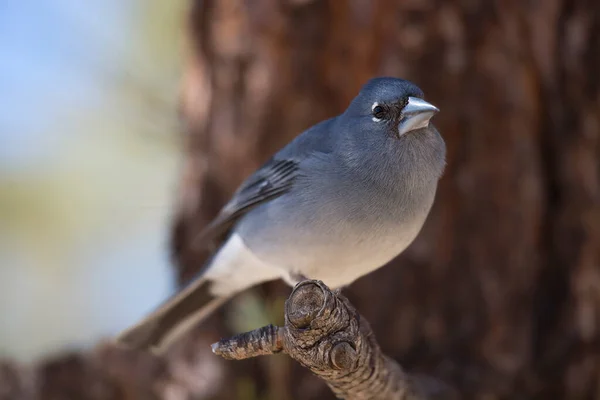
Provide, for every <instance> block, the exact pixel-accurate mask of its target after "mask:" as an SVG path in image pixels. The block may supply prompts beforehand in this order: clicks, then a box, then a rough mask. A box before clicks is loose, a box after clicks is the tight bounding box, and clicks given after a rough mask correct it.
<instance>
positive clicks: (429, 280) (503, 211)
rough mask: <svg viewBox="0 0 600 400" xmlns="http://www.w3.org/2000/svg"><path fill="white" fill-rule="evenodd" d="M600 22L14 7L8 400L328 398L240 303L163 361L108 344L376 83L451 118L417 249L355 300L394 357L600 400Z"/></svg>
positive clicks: (332, 11)
mask: <svg viewBox="0 0 600 400" xmlns="http://www.w3.org/2000/svg"><path fill="white" fill-rule="evenodd" d="M599 71H600V3H598V2H597V1H593V0H548V1H544V2H542V1H529V2H513V1H504V2H499V1H479V2H478V1H465V0H411V1H400V0H375V1H370V0H340V1H337V0H328V1H327V0H281V1H269V0H257V1H254V2H246V1H242V0H218V1H217V0H212V1H209V0H178V1H171V2H164V1H158V0H144V1H142V0H127V1H117V0H105V1H102V2H98V1H96V2H87V3H85V4H84V3H83V2H81V4H79V5H77V4H76V2H72V1H66V0H46V1H40V2H32V1H17V0H5V1H4V2H3V3H2V5H0V85H1V86H0V87H2V88H3V91H2V92H3V96H2V97H1V98H0V360H2V361H0V399H2V400H3V399H10V400H12V399H38V398H39V399H65V398H67V399H152V398H157V399H169V400H171V399H173V400H175V399H177V400H179V399H233V398H235V399H277V400H280V399H283V400H287V399H329V398H332V395H331V394H330V392H329V390H328V389H327V387H326V386H325V384H324V383H323V382H321V381H319V380H318V379H316V378H315V377H313V376H312V375H310V373H308V372H307V371H305V370H303V369H302V368H301V367H300V366H298V365H297V364H296V363H295V362H293V361H292V360H290V359H288V358H287V357H285V356H274V357H264V358H259V359H255V360H248V361H244V362H235V363H233V362H224V361H222V360H219V359H217V358H216V357H213V356H212V355H211V354H209V352H208V351H207V349H208V344H209V343H211V342H212V341H214V340H215V339H218V338H219V337H222V336H230V335H232V334H233V333H236V332H239V331H242V330H247V329H252V328H255V327H259V326H262V325H264V324H266V323H269V322H271V323H281V318H282V316H283V309H282V305H283V301H284V300H285V298H287V296H288V294H289V288H287V287H285V285H283V284H281V283H271V284H267V285H263V286H262V287H260V288H256V289H255V290H252V291H250V292H248V293H245V294H243V295H241V296H239V297H238V298H236V299H235V300H234V301H232V302H231V304H230V305H229V306H228V307H227V308H225V309H224V310H222V311H221V312H220V313H219V314H218V315H215V317H214V318H213V319H212V320H211V323H210V324H208V325H207V326H204V327H202V328H199V329H198V331H197V332H196V334H195V335H191V336H190V338H188V339H187V340H186V341H184V342H182V343H181V344H180V345H179V346H177V348H175V349H174V351H173V352H172V353H171V354H169V355H168V357H167V358H166V359H165V360H157V359H154V358H152V357H150V356H148V355H144V354H131V353H124V352H121V351H117V350H115V349H112V348H111V347H110V346H109V345H107V344H105V340H106V339H107V338H109V337H110V336H111V335H114V334H115V333H116V332H118V331H119V330H121V329H122V328H124V327H126V326H127V325H128V324H130V323H131V322H132V321H135V320H137V319H138V318H139V317H140V316H141V315H143V314H145V313H146V312H148V311H149V310H150V309H152V308H153V307H154V306H156V305H157V304H158V303H159V302H160V301H162V300H163V299H164V298H165V297H166V296H167V295H169V294H170V293H172V291H173V290H175V288H176V287H177V285H178V284H181V283H184V282H185V281H186V280H187V279H189V278H190V277H191V276H192V275H193V274H194V273H195V272H197V270H198V268H199V267H200V266H201V265H202V262H203V261H204V259H205V258H206V256H207V254H203V253H198V252H197V251H195V250H192V249H191V246H190V243H191V238H192V237H193V236H194V233H196V232H198V231H199V229H201V228H202V226H203V225H204V224H206V223H207V221H209V220H210V219H211V218H212V217H213V216H214V215H215V213H216V212H217V211H218V209H219V208H220V207H221V206H222V204H223V203H224V202H225V201H226V200H227V199H228V198H229V196H230V195H231V193H232V192H233V191H234V190H235V188H236V187H237V185H238V184H239V183H240V182H241V181H242V180H243V179H244V178H245V177H246V176H247V175H249V174H250V173H251V172H252V171H253V170H254V169H255V168H256V167H258V166H259V165H260V164H261V163H262V162H263V161H264V160H266V159H267V158H268V157H269V155H270V154H272V153H273V152H274V151H276V150H277V149H278V148H280V147H281V146H283V145H284V144H285V143H287V142H288V141H289V140H290V139H291V138H293V137H294V136H295V135H297V134H298V133H299V132H301V131H302V130H304V129H305V128H307V127H309V126H310V125H312V124H314V123H316V122H318V121H320V120H323V119H325V118H328V117H330V116H333V115H336V114H337V113H339V112H340V111H342V110H343V109H345V108H346V106H347V104H348V103H349V102H350V100H351V99H352V98H353V97H354V96H355V95H356V93H357V92H358V90H359V89H360V87H361V85H362V84H363V83H364V82H366V81H367V80H368V79H369V78H371V77H373V76H380V75H391V76H397V77H403V78H406V79H410V80H412V81H414V82H415V83H417V84H418V85H419V86H420V87H421V88H422V89H423V90H424V92H425V94H426V98H427V99H428V101H431V102H432V103H433V104H435V105H436V106H438V107H439V108H440V109H441V110H442V111H441V112H440V113H439V114H438V115H437V116H436V117H435V124H436V126H437V127H438V129H439V130H440V132H441V133H442V135H443V136H444V138H445V140H446V143H447V145H448V167H447V170H446V173H445V176H444V178H443V179H442V181H441V186H440V189H439V192H438V196H437V200H436V204H435V206H434V209H433V210H432V213H431V215H430V217H429V219H428V221H427V223H426V225H425V227H424V229H423V231H422V232H421V234H420V235H419V237H418V239H417V240H416V241H415V243H414V244H413V245H411V247H410V248H409V249H408V250H407V251H406V252H405V253H404V254H403V255H402V256H400V257H399V258H398V259H397V260H395V261H393V262H392V263H391V265H389V266H386V267H384V268H382V269H380V270H378V271H377V272H375V273H373V274H371V275H369V276H367V277H364V278H362V279H360V280H359V281H357V282H356V283H355V284H353V285H352V287H351V288H350V289H348V291H347V292H346V293H347V295H348V296H349V298H350V300H351V301H352V303H353V304H354V305H356V306H357V308H358V309H359V310H360V311H361V313H362V314H363V315H364V317H365V318H366V319H368V320H369V322H370V323H371V325H372V327H373V329H374V331H375V333H376V335H377V339H378V341H379V342H380V344H381V346H382V348H383V350H384V352H386V354H388V355H389V356H391V357H393V358H395V359H396V360H397V361H398V362H399V363H400V364H401V365H402V366H403V367H404V368H406V369H407V370H409V371H411V372H415V373H419V374H423V375H427V376H430V377H433V378H434V379H437V380H440V381H443V382H446V383H447V384H449V385H451V386H453V387H454V388H456V389H457V390H459V391H460V392H461V393H462V397H463V398H467V399H470V398H473V399H486V400H488V399H530V398H531V399H600V384H599V383H598V382H600V334H599V330H600V161H599V160H600V74H598V72H599Z"/></svg>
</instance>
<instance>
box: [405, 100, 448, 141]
mask: <svg viewBox="0 0 600 400" xmlns="http://www.w3.org/2000/svg"><path fill="white" fill-rule="evenodd" d="M438 111H440V110H439V109H438V108H437V107H436V106H434V105H433V104H430V103H428V102H426V101H425V100H422V99H419V98H417V97H409V98H408V103H407V104H406V105H405V106H404V108H403V109H402V119H401V120H400V123H399V124H398V133H399V135H400V136H402V135H404V134H405V133H407V132H410V131H414V130H415V129H420V128H425V127H427V126H428V125H429V120H430V119H431V117H433V116H434V115H435V113H437V112H438Z"/></svg>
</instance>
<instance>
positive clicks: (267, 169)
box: [195, 158, 299, 244]
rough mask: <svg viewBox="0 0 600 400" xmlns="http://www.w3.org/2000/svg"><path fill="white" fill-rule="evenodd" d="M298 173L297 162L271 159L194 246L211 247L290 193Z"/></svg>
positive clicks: (246, 182)
mask: <svg viewBox="0 0 600 400" xmlns="http://www.w3.org/2000/svg"><path fill="white" fill-rule="evenodd" d="M298 171H299V163H298V161H297V160H292V159H285V158H284V159H277V158H271V159H270V160H269V161H267V162H266V163H265V164H264V165H263V166H262V167H261V168H260V169H258V170H257V171H256V172H255V173H254V174H252V175H250V177H248V178H247V179H246V181H244V183H242V185H241V186H240V188H239V189H238V190H237V191H236V192H235V193H234V195H233V197H232V198H231V200H229V202H228V203H227V204H226V205H225V206H224V207H223V208H222V209H221V211H220V212H219V214H218V215H217V216H216V218H215V219H214V220H213V221H212V222H211V223H210V224H208V225H207V226H206V228H204V230H202V232H200V234H199V235H198V237H197V238H196V239H195V243H197V244H207V243H210V242H211V241H212V240H213V239H215V238H217V237H219V236H220V235H221V234H223V233H225V232H226V231H228V230H229V229H230V228H231V226H232V225H233V224H235V222H236V221H237V220H238V219H239V218H240V217H241V216H242V215H244V214H245V213H247V212H248V211H250V210H251V209H253V208H254V207H256V206H258V205H260V204H262V203H264V202H267V201H269V200H272V199H274V198H276V197H279V196H281V195H282V194H283V193H285V192H287V191H288V190H289V189H290V187H291V186H292V184H293V182H294V180H295V178H296V177H297V175H298Z"/></svg>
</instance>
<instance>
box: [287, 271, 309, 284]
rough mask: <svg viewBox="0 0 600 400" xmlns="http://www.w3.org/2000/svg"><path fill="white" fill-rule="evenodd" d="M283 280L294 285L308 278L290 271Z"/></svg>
mask: <svg viewBox="0 0 600 400" xmlns="http://www.w3.org/2000/svg"><path fill="white" fill-rule="evenodd" d="M285 280H286V282H287V283H288V284H289V285H290V286H292V287H294V286H296V285H297V284H299V283H300V282H304V281H307V280H308V278H307V277H306V276H304V275H302V274H300V273H297V272H290V273H288V275H287V279H285Z"/></svg>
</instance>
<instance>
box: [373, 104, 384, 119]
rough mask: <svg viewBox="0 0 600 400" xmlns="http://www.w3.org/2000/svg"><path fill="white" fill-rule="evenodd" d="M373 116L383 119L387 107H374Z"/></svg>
mask: <svg viewBox="0 0 600 400" xmlns="http://www.w3.org/2000/svg"><path fill="white" fill-rule="evenodd" d="M373 116H374V117H375V118H377V119H383V117H385V108H383V107H382V106H375V107H373Z"/></svg>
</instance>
